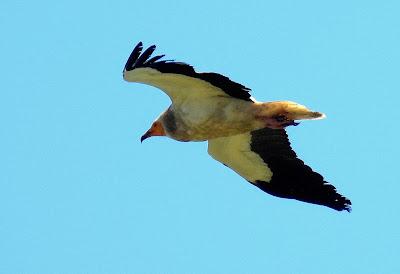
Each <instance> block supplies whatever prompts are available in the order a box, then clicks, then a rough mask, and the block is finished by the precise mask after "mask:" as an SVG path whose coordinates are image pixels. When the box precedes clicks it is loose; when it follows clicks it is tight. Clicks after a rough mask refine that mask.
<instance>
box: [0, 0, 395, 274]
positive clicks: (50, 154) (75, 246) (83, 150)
mask: <svg viewBox="0 0 400 274" xmlns="http://www.w3.org/2000/svg"><path fill="white" fill-rule="evenodd" d="M399 14H400V2H399V1H394V0H393V1H390V0H388V1H344V0H343V1H342V0H338V1H317V0H316V1H307V0H305V1H220V2H217V1H211V0H203V1H161V0H155V1H135V0H133V1H132V0H130V1H127V0H126V1H122V0H121V1H120V0H113V1H103V0H97V1H63V0H61V1H43V0H36V1H11V0H2V1H1V2H0V31H1V42H0V60H1V65H0V72H1V74H0V75H1V81H0V121H1V128H0V131H1V133H0V162H1V163H0V164H1V168H0V170H1V172H0V273H306V274H320V273H333V274H336V273H363V274H366V273H400V262H399V246H400V221H399V210H400V206H399V203H400V201H399V193H400V181H399V177H400V176H399V172H398V170H399V167H398V166H399V158H398V155H399V148H398V139H399V130H398V126H397V123H399V121H398V120H397V119H398V118H400V115H399V110H398V101H399V99H400V96H399V94H400V74H399V73H400V16H399ZM138 41H143V42H144V44H145V46H148V45H151V44H156V45H157V46H158V48H157V53H160V54H161V53H165V54H166V55H167V57H168V58H172V59H176V60H179V61H185V62H187V63H189V64H192V65H194V66H195V67H196V69H197V70H198V71H215V72H219V73H222V74H224V75H227V76H229V77H230V78H231V79H233V80H235V81H237V82H240V83H243V84H245V85H246V86H248V87H250V88H252V90H253V92H252V94H253V96H254V97H255V98H257V99H258V100H260V101H272V100H292V101H296V102H299V103H301V104H304V105H307V106H309V107H310V108H312V109H314V110H317V111H321V112H325V113H326V114H327V117H328V118H327V119H325V120H321V121H310V122H303V123H301V125H300V126H298V127H296V128H290V129H289V130H288V132H289V134H290V138H291V141H292V144H293V147H294V149H295V150H296V151H297V153H298V155H299V156H300V157H301V158H302V159H303V160H304V161H305V162H306V163H308V164H309V165H310V166H312V167H313V169H315V170H316V171H318V172H320V173H321V174H323V175H324V176H325V178H326V179H327V181H329V182H331V183H332V184H334V185H335V186H336V187H337V188H338V190H339V192H340V193H342V194H343V195H346V196H347V197H349V198H350V199H351V200H352V202H353V212H352V213H350V214H349V213H347V212H336V211H334V210H331V209H329V208H326V207H321V206H315V205H309V204H305V203H301V202H298V201H294V200H285V199H279V198H276V197H273V196H269V195H267V194H265V193H263V192H262V191H260V190H258V189H257V188H255V187H253V186H252V185H250V184H248V183H247V182H246V181H245V180H243V179H242V178H241V177H239V176H238V175H237V174H235V173H234V172H232V171H231V170H229V169H227V168H225V167H224V166H223V165H222V164H220V163H218V162H216V161H214V160H213V159H211V157H209V156H208V154H207V151H206V148H207V146H206V145H207V144H206V143H179V142H176V141H173V140H169V139H166V138H152V139H149V140H146V142H144V143H143V144H141V143H140V141H139V138H140V136H141V135H142V134H143V133H144V131H145V130H147V129H148V127H149V126H150V124H151V123H152V121H153V119H155V118H156V117H157V116H158V114H159V113H160V112H161V111H163V110H164V109H165V108H166V107H167V106H168V105H169V99H168V97H167V96H166V95H164V94H163V93H162V92H160V91H158V90H156V89H155V88H152V87H147V86H144V85H139V84H133V83H127V82H124V81H123V80H122V73H121V72H122V68H123V65H124V64H125V61H126V59H127V57H128V55H129V54H130V52H131V50H132V48H133V47H134V45H135V44H136V43H137V42H138Z"/></svg>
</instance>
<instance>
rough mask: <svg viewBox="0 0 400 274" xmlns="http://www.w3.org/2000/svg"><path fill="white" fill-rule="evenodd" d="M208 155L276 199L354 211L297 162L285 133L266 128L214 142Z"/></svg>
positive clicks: (316, 175) (341, 197) (311, 172)
mask: <svg viewBox="0 0 400 274" xmlns="http://www.w3.org/2000/svg"><path fill="white" fill-rule="evenodd" d="M208 153H209V154H210V155H211V156H212V157H213V158H214V159H216V160H217V161H220V162H222V163H223V164H224V165H226V166H228V167H230V168H231V169H233V170H234V171H235V172H237V173H238V174H239V175H241V176H242V177H244V178H245V179H246V180H247V181H249V182H250V183H252V184H254V185H255V186H257V187H259V188H260V189H261V190H263V191H265V192H267V193H269V194H272V195H274V196H277V197H282V198H289V199H296V200H299V201H303V202H308V203H313V204H319V205H323V206H327V207H330V208H333V209H335V210H339V211H341V210H347V211H349V212H350V210H351V202H350V200H349V199H347V198H346V197H344V196H342V195H340V194H339V193H337V192H336V188H335V187H334V186H332V185H330V184H329V183H328V182H326V181H324V178H323V177H322V176H321V175H320V174H318V173H316V172H314V171H313V170H312V169H311V168H310V167H309V166H307V165H305V164H304V162H303V161H302V160H300V159H298V158H297V156H296V153H295V152H294V151H293V150H292V148H291V147H290V142H289V140H288V137H287V134H286V131H285V130H284V129H269V128H264V129H260V130H256V131H252V132H249V133H245V134H240V135H235V136H231V137H223V138H217V139H212V140H209V141H208Z"/></svg>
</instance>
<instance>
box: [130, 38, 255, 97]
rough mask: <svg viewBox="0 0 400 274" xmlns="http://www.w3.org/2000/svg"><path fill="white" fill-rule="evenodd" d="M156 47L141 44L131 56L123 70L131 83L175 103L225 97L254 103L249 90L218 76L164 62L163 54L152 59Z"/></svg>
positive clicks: (182, 65) (183, 65)
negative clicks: (145, 86)
mask: <svg viewBox="0 0 400 274" xmlns="http://www.w3.org/2000/svg"><path fill="white" fill-rule="evenodd" d="M155 48H156V46H154V45H153V46H150V47H149V48H147V49H146V50H145V51H143V52H142V50H143V44H142V42H139V43H138V44H137V45H136V47H135V48H134V49H133V51H132V53H131V55H130V56H129V58H128V60H127V62H126V64H125V67H124V71H123V76H124V79H125V80H126V81H128V82H137V83H144V84H148V85H151V86H154V87H157V88H159V89H161V90H163V91H164V92H165V93H166V94H167V95H168V96H169V97H170V98H171V100H172V102H173V103H174V104H179V103H180V102H183V101H185V100H187V99H190V100H196V99H200V98H204V97H214V96H219V97H220V96H226V97H234V98H237V99H242V100H246V101H252V99H251V95H250V93H249V92H250V89H249V88H247V87H245V86H243V85H241V84H239V83H236V82H233V81H231V80H230V79H229V78H228V77H226V76H223V75H221V74H218V73H197V72H196V71H195V70H194V69H193V67H192V66H190V65H188V64H185V63H181V62H175V61H173V60H161V59H162V58H163V57H164V55H157V56H154V57H151V58H150V56H151V55H152V53H153V52H154V50H155Z"/></svg>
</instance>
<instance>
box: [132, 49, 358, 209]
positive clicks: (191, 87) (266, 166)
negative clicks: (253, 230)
mask: <svg viewBox="0 0 400 274" xmlns="http://www.w3.org/2000/svg"><path fill="white" fill-rule="evenodd" d="M154 50H155V46H151V47H149V48H148V49H147V50H145V51H144V52H142V44H141V43H139V44H138V45H137V46H136V47H135V49H134V50H133V52H132V53H131V55H130V57H129V58H128V61H127V63H126V65H125V69H124V79H125V80H127V81H130V82H138V83H144V84H148V85H152V86H154V87H157V88H159V89H161V90H163V91H164V92H165V93H166V94H167V95H168V96H169V97H170V98H171V101H172V104H171V105H170V106H169V107H168V108H167V109H166V110H165V111H164V112H163V113H161V115H160V116H159V117H158V118H157V119H156V121H155V122H154V123H153V125H152V127H151V128H150V129H149V130H148V131H147V132H146V133H145V135H143V136H142V141H143V140H144V139H146V138H148V137H151V136H168V137H170V138H172V139H175V140H178V141H208V143H209V147H208V152H209V154H210V155H211V156H212V157H213V158H214V159H216V160H218V161H220V162H222V163H223V164H225V165H226V166H228V167H230V168H232V169H233V170H234V171H236V172H237V173H238V174H239V175H241V176H242V177H244V178H245V179H246V180H248V181H249V182H250V183H252V184H254V185H255V186H257V187H259V188H260V189H262V190H264V191H265V192H267V193H270V194H272V195H275V196H278V197H284V198H292V199H297V200H300V201H305V202H310V203H315V204H320V205H325V206H328V207H331V208H333V209H336V210H348V211H350V205H351V202H350V200H348V199H347V198H345V197H343V196H341V195H340V194H338V193H337V192H336V189H335V188H334V187H333V186H332V185H330V184H328V183H327V182H325V181H324V180H323V177H322V176H321V175H319V174H318V173H316V172H314V171H312V170H311V168H309V167H308V166H306V165H304V163H303V162H302V161H301V160H299V159H298V158H297V155H296V153H295V152H294V151H293V150H292V149H291V147H290V143H289V140H288V139H287V135H286V132H285V130H284V128H285V127H287V126H290V125H297V124H298V123H296V122H295V120H304V119H321V118H324V117H325V116H324V114H322V113H320V112H314V111H311V110H309V109H307V108H306V107H305V106H302V105H300V104H297V103H294V102H290V101H278V102H267V103H262V102H256V101H255V100H254V98H252V97H251V96H250V94H249V91H250V89H248V88H246V87H245V86H243V85H241V84H238V83H235V82H233V81H231V80H230V79H229V78H227V77H225V76H223V75H220V74H217V73H197V72H195V71H194V69H193V68H192V67H191V66H190V65H187V64H185V63H180V62H174V61H168V60H167V61H165V60H160V59H161V58H162V57H163V55H160V56H155V57H152V58H150V56H151V54H152V53H153V51H154Z"/></svg>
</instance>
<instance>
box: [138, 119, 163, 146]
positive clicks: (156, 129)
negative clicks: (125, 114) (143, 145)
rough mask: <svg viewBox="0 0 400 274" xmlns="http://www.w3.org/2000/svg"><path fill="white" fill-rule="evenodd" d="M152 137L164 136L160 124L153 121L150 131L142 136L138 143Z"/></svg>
mask: <svg viewBox="0 0 400 274" xmlns="http://www.w3.org/2000/svg"><path fill="white" fill-rule="evenodd" d="M152 136H165V131H164V127H163V126H162V124H161V122H159V121H155V122H154V123H153V124H152V125H151V127H150V129H149V130H148V131H147V132H146V133H145V134H144V135H143V136H142V138H140V141H141V142H143V141H144V140H145V139H147V138H149V137H152Z"/></svg>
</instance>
